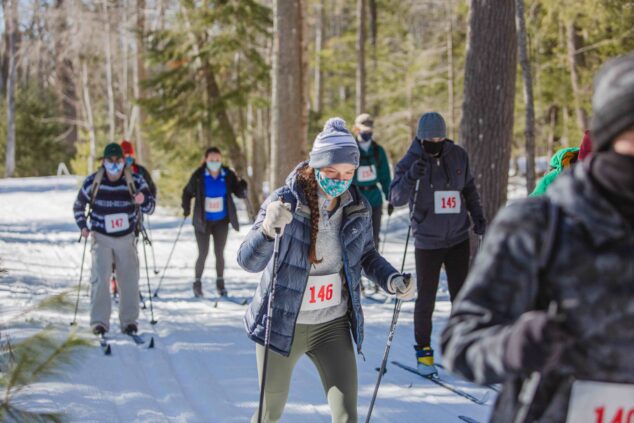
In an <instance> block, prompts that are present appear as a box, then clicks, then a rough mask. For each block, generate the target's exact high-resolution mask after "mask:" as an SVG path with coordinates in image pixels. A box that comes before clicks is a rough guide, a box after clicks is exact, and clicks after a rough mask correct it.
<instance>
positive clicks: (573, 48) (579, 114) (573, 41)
mask: <svg viewBox="0 0 634 423" xmlns="http://www.w3.org/2000/svg"><path fill="white" fill-rule="evenodd" d="M566 38H567V43H566V45H567V47H568V66H569V68H570V83H571V85H572V93H573V95H574V98H575V116H576V118H577V127H578V128H579V131H580V133H583V132H584V131H585V130H586V129H588V115H587V113H586V111H585V110H584V108H583V106H582V98H581V97H582V95H581V83H580V81H579V70H578V56H577V49H578V45H577V44H578V41H577V29H576V27H575V22H574V20H571V21H569V22H567V23H566Z"/></svg>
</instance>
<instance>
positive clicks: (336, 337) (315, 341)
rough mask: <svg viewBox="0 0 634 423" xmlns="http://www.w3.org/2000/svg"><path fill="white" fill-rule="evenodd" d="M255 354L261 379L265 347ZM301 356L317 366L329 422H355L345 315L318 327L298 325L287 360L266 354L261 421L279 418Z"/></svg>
mask: <svg viewBox="0 0 634 423" xmlns="http://www.w3.org/2000/svg"><path fill="white" fill-rule="evenodd" d="M255 352H256V357H257V362H258V377H259V378H260V379H261V377H262V365H263V363H262V362H263V361H264V347H263V346H261V345H260V344H257V345H256V349H255ZM304 354H306V355H307V356H308V358H310V359H311V361H312V362H313V363H314V364H315V367H317V371H318V372H319V376H320V378H321V384H322V386H323V387H324V393H325V394H326V398H327V399H328V405H329V406H330V414H331V415H332V422H333V423H356V422H357V361H356V357H355V356H354V348H353V346H352V339H351V336H350V324H349V323H348V317H347V316H342V317H340V318H337V319H335V320H332V321H330V322H327V323H321V324H318V325H301V324H298V325H296V326H295V338H294V339H293V345H292V346H291V354H290V356H289V357H284V356H282V355H280V354H278V353H275V352H273V351H270V352H269V361H268V365H267V367H268V369H267V373H266V387H265V392H264V412H263V417H262V421H263V422H266V423H273V422H277V421H279V420H280V418H281V417H282V412H283V411H284V406H285V405H286V400H287V399H288V388H289V385H290V383H291V375H292V373H293V368H294V367H295V364H296V363H297V360H299V358H300V357H301V356H302V355H304ZM260 383H261V381H260ZM257 419H258V410H255V414H254V415H253V417H252V418H251V423H257Z"/></svg>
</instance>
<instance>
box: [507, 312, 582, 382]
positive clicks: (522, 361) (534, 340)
mask: <svg viewBox="0 0 634 423" xmlns="http://www.w3.org/2000/svg"><path fill="white" fill-rule="evenodd" d="M572 343H573V338H572V335H570V334H569V333H568V332H566V330H565V329H564V328H563V326H562V325H561V323H559V322H558V321H557V318H553V317H551V316H549V315H548V313H546V312H545V311H528V312H526V313H524V314H522V315H521V316H520V318H519V319H518V320H517V321H516V322H515V323H514V324H513V326H511V333H510V336H509V338H508V341H507V343H506V346H505V350H504V358H503V361H504V365H505V367H506V368H508V369H509V370H511V371H513V372H516V373H527V374H528V373H530V372H532V371H536V370H539V371H544V372H548V371H549V370H552V369H554V368H555V367H556V366H557V365H558V364H559V360H560V358H561V355H562V353H563V352H564V350H565V349H566V348H567V347H568V346H569V345H571V344H572Z"/></svg>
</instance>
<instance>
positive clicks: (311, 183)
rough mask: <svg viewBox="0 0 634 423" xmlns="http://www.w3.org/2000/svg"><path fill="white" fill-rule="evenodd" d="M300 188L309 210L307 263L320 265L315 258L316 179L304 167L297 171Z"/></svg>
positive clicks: (319, 261)
mask: <svg viewBox="0 0 634 423" xmlns="http://www.w3.org/2000/svg"><path fill="white" fill-rule="evenodd" d="M297 180H298V182H299V186H300V187H301V188H302V191H303V192H304V195H305V196H306V201H308V207H309V208H310V247H309V249H308V261H309V262H310V264H317V263H321V262H322V260H323V259H318V258H317V233H318V232H319V201H318V199H317V190H318V189H319V187H318V186H317V179H316V178H315V170H314V169H313V168H312V167H310V166H308V165H306V166H305V167H303V168H301V169H300V170H299V174H298V177H297Z"/></svg>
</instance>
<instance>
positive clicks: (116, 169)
mask: <svg viewBox="0 0 634 423" xmlns="http://www.w3.org/2000/svg"><path fill="white" fill-rule="evenodd" d="M103 167H105V168H106V172H108V174H110V175H113V176H114V175H118V174H119V173H121V171H122V170H123V168H124V167H125V163H112V162H109V161H107V160H106V161H104V163H103Z"/></svg>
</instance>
